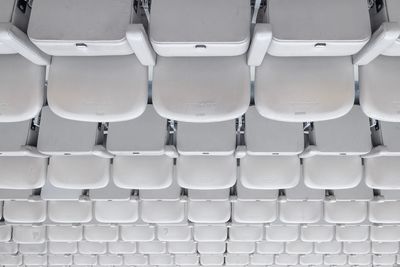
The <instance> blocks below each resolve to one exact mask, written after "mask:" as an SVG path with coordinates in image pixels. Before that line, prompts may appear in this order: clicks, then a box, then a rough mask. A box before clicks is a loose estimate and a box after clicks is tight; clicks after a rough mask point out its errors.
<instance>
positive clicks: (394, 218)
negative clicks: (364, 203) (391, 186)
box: [369, 190, 400, 223]
mask: <svg viewBox="0 0 400 267" xmlns="http://www.w3.org/2000/svg"><path fill="white" fill-rule="evenodd" d="M380 194H381V196H380V197H378V198H377V199H374V200H373V201H370V203H369V220H370V221H371V222H372V223H398V222H400V216H399V211H400V192H399V191H398V190H381V192H380Z"/></svg>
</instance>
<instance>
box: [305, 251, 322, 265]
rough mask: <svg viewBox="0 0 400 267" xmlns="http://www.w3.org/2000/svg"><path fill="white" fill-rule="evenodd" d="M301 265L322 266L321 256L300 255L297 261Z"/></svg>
mask: <svg viewBox="0 0 400 267" xmlns="http://www.w3.org/2000/svg"><path fill="white" fill-rule="evenodd" d="M299 263H300V264H301V265H322V263H323V255H321V254H312V253H310V254H307V255H301V256H300V259H299Z"/></svg>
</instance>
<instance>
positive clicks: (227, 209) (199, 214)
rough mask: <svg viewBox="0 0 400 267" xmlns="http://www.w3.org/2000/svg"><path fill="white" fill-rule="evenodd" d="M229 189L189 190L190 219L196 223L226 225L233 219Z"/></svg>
mask: <svg viewBox="0 0 400 267" xmlns="http://www.w3.org/2000/svg"><path fill="white" fill-rule="evenodd" d="M229 192H230V190H229V188H226V189H217V190H195V189H189V190H188V219H189V221H191V222H194V223H225V222H228V221H229V220H230V218H231V202H230V199H229Z"/></svg>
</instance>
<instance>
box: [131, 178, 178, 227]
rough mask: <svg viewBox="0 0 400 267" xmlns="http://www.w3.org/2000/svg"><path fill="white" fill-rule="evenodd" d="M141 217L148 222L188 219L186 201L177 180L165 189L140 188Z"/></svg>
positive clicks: (171, 221)
mask: <svg viewBox="0 0 400 267" xmlns="http://www.w3.org/2000/svg"><path fill="white" fill-rule="evenodd" d="M139 197H140V199H141V206H140V209H141V210H140V218H141V219H142V220H143V221H144V222H146V223H180V222H182V221H184V220H185V219H186V211H185V207H186V203H185V201H184V200H183V199H181V188H180V187H179V185H178V184H177V182H176V180H174V181H173V182H172V184H171V185H170V186H169V187H167V188H165V189H153V190H146V189H143V190H140V191H139Z"/></svg>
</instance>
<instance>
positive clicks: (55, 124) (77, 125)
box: [37, 106, 101, 155]
mask: <svg viewBox="0 0 400 267" xmlns="http://www.w3.org/2000/svg"><path fill="white" fill-rule="evenodd" d="M100 136H101V133H100V132H99V127H98V124H97V123H95V122H82V121H73V120H67V119H64V118H61V117H59V116H57V115H55V114H54V113H53V112H52V111H51V110H50V108H49V107H48V106H46V107H43V109H42V116H41V122H40V131H39V139H38V145H37V147H38V150H39V151H40V152H42V153H44V154H48V155H70V154H73V155H90V154H92V152H93V149H94V147H95V145H96V144H97V141H98V139H99V137H100Z"/></svg>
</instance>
